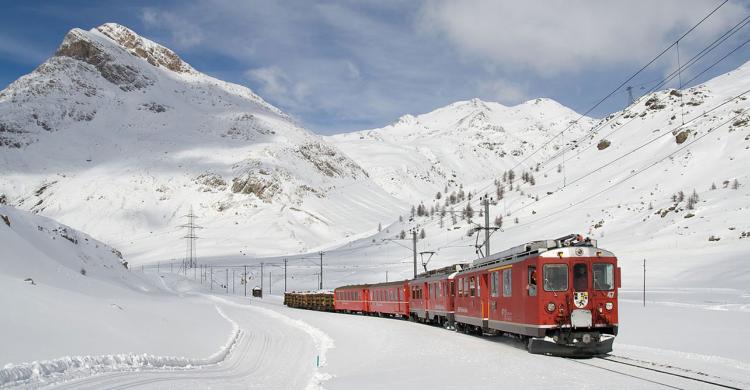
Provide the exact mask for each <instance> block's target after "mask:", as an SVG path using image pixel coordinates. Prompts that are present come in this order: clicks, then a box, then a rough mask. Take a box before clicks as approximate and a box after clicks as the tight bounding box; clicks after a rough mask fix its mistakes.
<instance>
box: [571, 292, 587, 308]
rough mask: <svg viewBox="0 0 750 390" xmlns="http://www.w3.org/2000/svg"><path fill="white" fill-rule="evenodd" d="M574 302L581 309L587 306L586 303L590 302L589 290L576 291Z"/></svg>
mask: <svg viewBox="0 0 750 390" xmlns="http://www.w3.org/2000/svg"><path fill="white" fill-rule="evenodd" d="M573 304H574V305H576V307H577V308H579V309H583V308H584V307H586V305H588V304H589V292H588V291H581V292H574V293H573Z"/></svg>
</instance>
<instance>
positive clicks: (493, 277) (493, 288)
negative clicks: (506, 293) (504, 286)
mask: <svg viewBox="0 0 750 390" xmlns="http://www.w3.org/2000/svg"><path fill="white" fill-rule="evenodd" d="M497 285H498V279H497V272H492V273H490V296H493V297H496V296H497V292H498V286H497Z"/></svg>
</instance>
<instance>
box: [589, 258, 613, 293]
mask: <svg viewBox="0 0 750 390" xmlns="http://www.w3.org/2000/svg"><path fill="white" fill-rule="evenodd" d="M592 269H593V271H594V289H595V290H612V289H614V288H615V267H614V265H612V264H606V263H599V264H594V265H593V266H592Z"/></svg>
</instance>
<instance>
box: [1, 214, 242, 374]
mask: <svg viewBox="0 0 750 390" xmlns="http://www.w3.org/2000/svg"><path fill="white" fill-rule="evenodd" d="M0 286H1V288H2V291H1V293H0V306H2V314H1V315H0V318H2V321H0V334H2V335H3V348H0V387H1V386H2V385H3V384H5V383H6V382H8V381H13V380H14V378H16V379H18V375H19V374H23V373H22V372H15V371H14V370H12V369H8V370H2V368H3V366H5V364H6V363H22V362H32V361H36V360H42V359H52V358H62V357H65V356H78V355H105V354H110V353H121V354H127V353H135V354H143V353H148V354H155V355H161V356H187V357H196V358H200V357H204V356H209V355H211V354H212V353H214V352H215V351H216V349H217V348H218V346H220V345H222V344H223V343H224V342H225V341H226V338H227V335H229V334H230V331H231V329H232V327H231V324H230V323H228V322H227V321H226V320H225V319H224V318H222V317H221V316H220V315H219V313H217V311H216V309H215V308H214V305H212V304H210V303H208V302H203V301H198V300H195V299H180V297H179V296H178V295H177V294H175V293H174V292H172V291H171V290H169V289H167V288H166V287H165V286H164V285H163V284H162V283H161V282H159V281H158V279H157V278H155V277H154V278H152V277H148V276H146V275H143V274H142V273H139V272H134V271H131V270H129V269H127V268H125V265H124V260H123V259H122V258H121V255H120V253H119V252H118V251H117V250H115V249H113V248H111V247H109V246H107V245H105V244H103V243H101V242H99V241H97V240H95V239H94V238H92V237H91V236H89V235H87V234H84V233H81V232H79V231H77V230H74V229H72V228H70V227H69V226H66V225H62V224H60V223H58V222H56V221H53V220H51V219H48V218H45V217H41V216H38V215H33V214H31V213H28V212H25V211H21V210H17V209H15V208H13V207H10V206H5V205H0ZM206 327H208V328H212V329H215V330H216V334H207V335H203V336H201V337H198V336H199V335H201V333H202V330H201V329H204V328H206ZM185 338H194V339H196V340H195V342H193V343H190V345H186V343H185V342H184V340H185ZM60 364H65V362H62V363H60ZM41 369H44V368H41ZM21 377H23V375H21Z"/></svg>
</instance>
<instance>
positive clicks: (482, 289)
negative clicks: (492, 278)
mask: <svg viewBox="0 0 750 390" xmlns="http://www.w3.org/2000/svg"><path fill="white" fill-rule="evenodd" d="M489 275H490V274H489V273H488V272H484V273H482V274H480V275H479V286H478V291H477V295H479V299H480V302H481V308H482V310H481V314H482V321H487V319H488V318H489V315H490V289H489Z"/></svg>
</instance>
